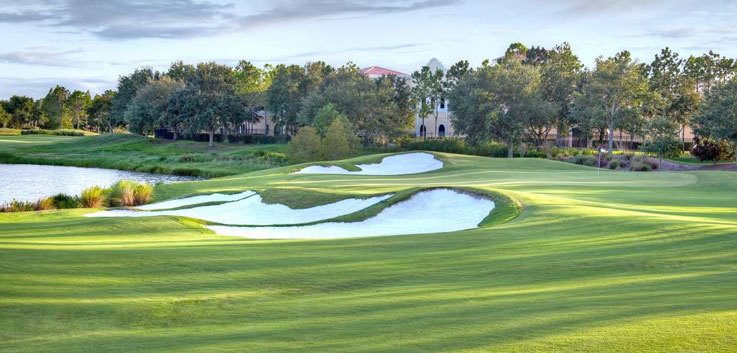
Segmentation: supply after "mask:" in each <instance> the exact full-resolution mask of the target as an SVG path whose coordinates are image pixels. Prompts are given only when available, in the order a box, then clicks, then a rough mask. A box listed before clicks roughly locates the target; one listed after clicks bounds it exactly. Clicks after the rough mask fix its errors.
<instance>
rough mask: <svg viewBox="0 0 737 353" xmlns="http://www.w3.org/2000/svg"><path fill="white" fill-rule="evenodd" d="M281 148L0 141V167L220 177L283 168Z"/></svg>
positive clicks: (126, 140) (121, 138)
mask: <svg viewBox="0 0 737 353" xmlns="http://www.w3.org/2000/svg"><path fill="white" fill-rule="evenodd" d="M284 150H285V145H231V144H220V143H219V144H216V146H215V147H213V148H208V146H207V143H204V142H194V141H169V140H159V139H151V138H145V137H141V136H136V135H129V134H104V135H97V136H84V137H78V136H75V137H69V136H53V135H26V136H0V163H24V164H51V165H66V166H76V167H99V168H111V169H121V170H130V171H136V172H145V173H158V174H174V175H184V176H203V177H218V176H226V175H233V174H239V173H246V172H251V171H255V170H262V169H268V168H273V167H278V166H283V165H286V156H285V155H284Z"/></svg>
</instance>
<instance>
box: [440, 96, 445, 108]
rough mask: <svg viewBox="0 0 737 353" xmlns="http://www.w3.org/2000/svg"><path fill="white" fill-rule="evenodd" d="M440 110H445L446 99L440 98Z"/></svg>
mask: <svg viewBox="0 0 737 353" xmlns="http://www.w3.org/2000/svg"><path fill="white" fill-rule="evenodd" d="M440 109H445V97H440Z"/></svg>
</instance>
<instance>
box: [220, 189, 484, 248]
mask: <svg viewBox="0 0 737 353" xmlns="http://www.w3.org/2000/svg"><path fill="white" fill-rule="evenodd" d="M492 209H494V202H493V201H491V200H489V199H487V198H480V197H476V196H472V195H469V194H466V193H461V192H458V191H454V190H449V189H435V190H428V191H422V192H419V193H417V194H415V195H413V196H412V197H410V198H409V199H408V200H405V201H402V202H399V203H397V204H394V205H392V206H389V207H387V208H386V209H384V210H382V211H381V212H379V214H377V215H376V216H374V217H371V218H369V219H366V220H364V221H361V222H353V223H340V222H329V223H320V224H314V225H306V226H291V227H231V226H208V227H207V228H209V229H212V230H214V231H215V232H216V233H218V234H222V235H233V236H241V237H247V238H255V239H334V238H354V237H368V236H380V235H400V234H423V233H442V232H453V231H459V230H465V229H472V228H476V227H478V224H479V223H481V221H482V220H483V219H484V218H486V216H488V215H489V212H491V210H492Z"/></svg>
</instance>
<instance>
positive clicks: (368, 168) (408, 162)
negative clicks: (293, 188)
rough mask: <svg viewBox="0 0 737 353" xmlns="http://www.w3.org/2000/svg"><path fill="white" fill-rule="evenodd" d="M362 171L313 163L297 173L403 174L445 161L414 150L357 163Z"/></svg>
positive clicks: (421, 170) (436, 165)
mask: <svg viewBox="0 0 737 353" xmlns="http://www.w3.org/2000/svg"><path fill="white" fill-rule="evenodd" d="M356 167H358V168H361V170H360V171H357V172H351V171H348V170H345V169H343V168H341V167H338V166H329V167H323V166H319V165H313V166H310V167H307V168H304V169H302V170H300V171H297V172H296V173H295V174H351V175H401V174H416V173H424V172H429V171H431V170H436V169H440V168H442V167H443V162H441V161H439V160H437V159H435V156H433V155H432V154H430V153H424V152H413V153H403V154H397V155H393V156H388V157H384V159H382V160H381V163H374V164H357V165H356Z"/></svg>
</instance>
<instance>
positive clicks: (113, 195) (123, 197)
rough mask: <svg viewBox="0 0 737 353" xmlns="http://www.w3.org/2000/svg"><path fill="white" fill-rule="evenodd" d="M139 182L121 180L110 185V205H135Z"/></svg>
mask: <svg viewBox="0 0 737 353" xmlns="http://www.w3.org/2000/svg"><path fill="white" fill-rule="evenodd" d="M138 185H139V183H137V182H135V181H130V180H121V181H119V182H117V183H115V184H113V186H111V187H110V194H109V196H108V205H110V206H113V207H119V206H135V205H136V197H135V191H136V188H137V187H138Z"/></svg>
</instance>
